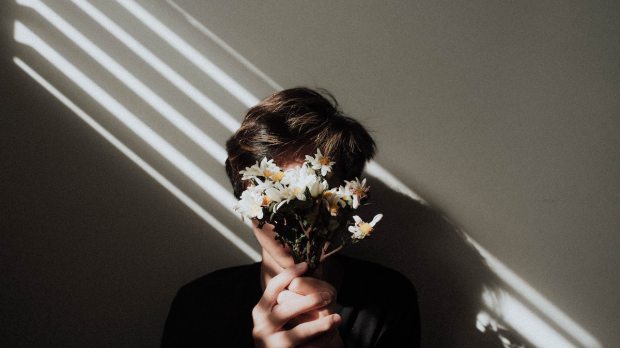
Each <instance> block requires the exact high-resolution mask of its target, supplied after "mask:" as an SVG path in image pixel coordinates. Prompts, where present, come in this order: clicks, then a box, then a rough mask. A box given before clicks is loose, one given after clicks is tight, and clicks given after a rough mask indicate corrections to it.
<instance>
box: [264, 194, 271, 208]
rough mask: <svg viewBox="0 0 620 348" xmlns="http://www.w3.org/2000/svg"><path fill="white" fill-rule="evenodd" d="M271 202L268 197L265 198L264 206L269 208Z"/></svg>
mask: <svg viewBox="0 0 620 348" xmlns="http://www.w3.org/2000/svg"><path fill="white" fill-rule="evenodd" d="M270 202H271V200H270V199H269V197H267V196H263V203H262V204H263V206H268V205H269V203H270Z"/></svg>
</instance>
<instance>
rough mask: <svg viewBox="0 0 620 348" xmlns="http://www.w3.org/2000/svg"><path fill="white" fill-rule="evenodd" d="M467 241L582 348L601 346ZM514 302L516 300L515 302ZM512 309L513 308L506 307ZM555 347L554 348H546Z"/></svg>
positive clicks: (475, 243)
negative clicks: (582, 347)
mask: <svg viewBox="0 0 620 348" xmlns="http://www.w3.org/2000/svg"><path fill="white" fill-rule="evenodd" d="M466 238H467V239H468V241H469V242H470V243H471V244H472V245H474V247H476V249H477V250H478V251H479V252H480V255H482V257H484V259H485V260H486V261H487V264H488V265H489V268H490V269H491V270H492V271H493V272H494V273H495V274H497V275H498V276H499V277H500V279H501V280H503V281H504V282H505V283H506V284H508V285H509V286H510V287H512V289H513V290H514V291H515V292H516V293H518V294H519V295H521V296H523V297H524V298H526V299H527V300H528V301H529V302H530V303H531V304H532V305H533V306H534V307H536V308H538V309H539V310H540V311H541V312H543V313H544V314H545V315H546V316H547V317H548V318H549V319H550V320H551V321H553V322H554V323H555V324H556V325H558V326H559V327H561V328H562V329H563V330H564V331H565V332H566V333H567V334H568V335H570V336H572V337H573V338H574V339H575V340H576V341H578V342H579V343H581V344H582V345H583V346H584V347H590V348H600V347H601V344H600V342H598V341H597V340H596V339H595V338H594V337H593V336H592V335H590V333H588V332H587V331H586V330H585V329H584V328H582V327H581V326H580V325H579V324H577V323H576V322H575V321H573V320H572V319H571V318H570V317H569V316H568V315H566V313H564V312H563V311H562V310H561V309H559V308H558V307H556V306H555V305H554V304H553V303H551V302H550V301H549V300H547V299H546V298H545V297H544V296H543V295H541V294H540V293H539V292H538V291H536V289H534V288H533V287H532V286H531V285H529V284H528V283H527V282H526V281H525V280H523V279H522V278H521V277H519V276H518V275H517V274H516V273H514V272H513V271H512V270H511V269H510V268H508V266H506V265H504V264H503V263H502V262H501V261H500V260H498V259H497V258H496V257H495V256H493V255H492V254H491V253H490V252H488V251H487V250H486V249H485V248H483V247H482V246H481V245H480V244H478V242H476V241H475V240H473V239H472V238H471V237H469V236H467V235H466ZM515 301H516V300H515ZM508 308H513V307H510V306H509V307H508ZM546 347H555V346H546Z"/></svg>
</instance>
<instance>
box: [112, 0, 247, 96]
mask: <svg viewBox="0 0 620 348" xmlns="http://www.w3.org/2000/svg"><path fill="white" fill-rule="evenodd" d="M117 2H118V3H119V4H120V5H121V6H123V7H124V8H125V9H126V10H127V11H129V13H131V14H132V15H134V16H135V17H136V18H138V19H139V20H140V21H141V22H142V23H144V25H146V26H147V27H148V28H149V29H151V30H152V31H153V32H154V33H155V34H157V35H158V36H159V37H161V38H162V39H163V40H164V41H165V42H166V43H167V44H169V45H170V46H172V47H174V48H175V49H176V50H177V51H179V52H180V53H181V54H183V55H184V56H186V57H187V58H188V59H189V61H190V62H192V63H193V64H194V65H196V67H198V68H199V69H200V70H202V71H203V72H204V73H205V74H207V76H209V77H210V78H212V79H213V80H214V81H215V82H217V83H218V84H219V85H220V86H222V87H223V88H224V89H225V90H226V91H228V93H230V94H231V95H232V96H234V97H235V98H237V99H238V100H239V101H240V102H241V103H243V105H245V106H246V107H250V106H253V105H255V104H256V103H258V101H259V100H258V98H256V97H255V96H254V95H253V94H252V93H250V92H249V91H248V90H247V89H246V88H245V87H243V86H241V85H240V84H239V83H238V82H237V81H235V80H234V79H233V78H232V77H230V76H229V75H228V74H226V73H225V72H224V71H223V70H222V69H220V68H219V67H218V66H217V65H215V64H214V63H213V62H211V60H209V59H208V58H207V57H205V56H204V55H202V54H201V53H200V52H198V51H197V50H196V49H195V48H194V47H192V46H191V45H190V44H188V43H187V41H185V40H183V38H181V37H180V36H179V35H177V34H176V33H175V32H173V31H172V30H171V29H170V28H168V27H167V26H165V25H164V24H163V23H162V22H160V21H159V19H157V18H155V17H154V16H153V15H151V14H150V13H149V12H148V11H147V10H145V9H144V8H143V7H142V6H140V5H138V4H137V3H136V2H135V1H133V0H124V1H123V0H121V1H118V0H117Z"/></svg>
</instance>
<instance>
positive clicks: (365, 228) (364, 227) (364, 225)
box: [360, 222, 373, 235]
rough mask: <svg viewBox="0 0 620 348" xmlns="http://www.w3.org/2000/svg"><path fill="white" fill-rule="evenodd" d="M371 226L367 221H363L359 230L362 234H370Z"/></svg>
mask: <svg viewBox="0 0 620 348" xmlns="http://www.w3.org/2000/svg"><path fill="white" fill-rule="evenodd" d="M372 230H373V228H372V226H370V224H369V223H367V222H363V223H361V224H360V232H362V234H363V235H367V234H370V233H371V232H372Z"/></svg>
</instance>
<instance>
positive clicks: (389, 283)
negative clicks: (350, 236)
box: [340, 255, 417, 302]
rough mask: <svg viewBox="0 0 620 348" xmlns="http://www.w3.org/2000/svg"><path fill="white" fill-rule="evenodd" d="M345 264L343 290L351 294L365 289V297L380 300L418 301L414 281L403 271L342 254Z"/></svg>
mask: <svg viewBox="0 0 620 348" xmlns="http://www.w3.org/2000/svg"><path fill="white" fill-rule="evenodd" d="M340 257H341V260H342V262H343V266H344V284H343V286H344V287H345V288H344V289H343V290H345V289H346V290H345V291H347V292H348V294H349V295H352V294H353V293H357V292H361V291H363V293H364V297H365V298H367V299H369V300H374V301H380V302H392V301H394V302H395V301H402V299H403V298H407V299H410V300H412V301H415V302H417V292H416V289H415V286H414V285H413V283H412V282H411V281H410V280H409V278H407V277H406V276H405V275H403V274H402V273H401V272H399V271H397V270H395V269H392V268H389V267H387V266H384V265H381V264H379V263H376V262H372V261H367V260H362V259H358V258H354V257H350V256H344V255H341V256H340Z"/></svg>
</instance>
